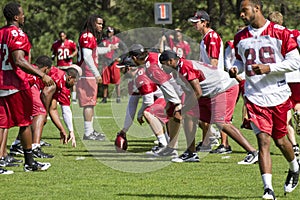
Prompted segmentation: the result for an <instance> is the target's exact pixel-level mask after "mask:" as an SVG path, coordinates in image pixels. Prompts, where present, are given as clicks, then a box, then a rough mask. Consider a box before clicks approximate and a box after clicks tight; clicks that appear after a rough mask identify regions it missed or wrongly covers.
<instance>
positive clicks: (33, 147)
mask: <svg viewBox="0 0 300 200" xmlns="http://www.w3.org/2000/svg"><path fill="white" fill-rule="evenodd" d="M39 147H41V145H40V144H38V143H32V150H33V149H36V148H39Z"/></svg>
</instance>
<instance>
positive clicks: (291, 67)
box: [269, 49, 300, 73]
mask: <svg viewBox="0 0 300 200" xmlns="http://www.w3.org/2000/svg"><path fill="white" fill-rule="evenodd" d="M269 66H270V70H271V72H270V73H283V72H291V71H295V70H297V69H299V66H300V55H299V51H298V49H294V50H292V51H290V52H288V53H287V54H286V55H285V59H284V60H283V61H282V62H278V63H272V64H269Z"/></svg>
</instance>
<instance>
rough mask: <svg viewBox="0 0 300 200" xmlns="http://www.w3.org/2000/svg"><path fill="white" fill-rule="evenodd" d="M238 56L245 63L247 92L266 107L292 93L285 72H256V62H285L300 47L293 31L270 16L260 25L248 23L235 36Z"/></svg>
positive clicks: (255, 101) (248, 96)
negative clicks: (275, 21) (253, 26)
mask: <svg viewBox="0 0 300 200" xmlns="http://www.w3.org/2000/svg"><path fill="white" fill-rule="evenodd" d="M234 46H235V53H236V58H237V60H240V61H242V62H243V63H244V68H245V74H246V82H245V96H246V97H247V98H248V99H249V100H250V101H251V102H252V103H254V104H257V105H259V106H263V107H269V106H277V105H279V104H281V103H283V102H285V101H286V100H287V99H288V98H289V96H290V89H289V87H288V85H287V83H286V80H285V74H284V73H268V74H263V75H255V73H254V72H253V70H252V66H251V65H252V64H272V63H276V62H282V61H283V60H284V59H285V56H286V54H287V53H288V52H290V51H292V50H294V49H295V48H297V44H296V42H295V40H294V39H293V38H292V37H290V31H289V30H288V29H286V28H285V27H283V26H280V25H278V24H275V23H273V22H270V21H268V20H267V22H266V24H265V25H264V26H263V27H262V28H259V29H253V28H252V27H251V26H248V27H247V28H245V29H244V30H242V31H240V32H239V33H237V34H236V35H235V37H234Z"/></svg>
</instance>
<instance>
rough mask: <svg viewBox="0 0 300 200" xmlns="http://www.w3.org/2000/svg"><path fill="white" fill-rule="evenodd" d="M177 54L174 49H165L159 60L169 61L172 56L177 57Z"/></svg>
mask: <svg viewBox="0 0 300 200" xmlns="http://www.w3.org/2000/svg"><path fill="white" fill-rule="evenodd" d="M177 57H178V56H177V54H176V53H175V52H174V51H171V50H165V51H163V52H162V53H161V54H160V56H159V62H161V63H162V62H164V61H169V60H170V59H172V58H177Z"/></svg>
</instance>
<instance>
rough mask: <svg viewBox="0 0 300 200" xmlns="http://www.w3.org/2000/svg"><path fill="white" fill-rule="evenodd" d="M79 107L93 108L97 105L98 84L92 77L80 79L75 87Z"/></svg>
mask: <svg viewBox="0 0 300 200" xmlns="http://www.w3.org/2000/svg"><path fill="white" fill-rule="evenodd" d="M76 91H77V97H78V100H79V106H80V107H85V106H95V105H96V103H97V92H98V84H97V81H96V79H95V78H94V77H84V78H80V79H79V80H78V82H77V85H76Z"/></svg>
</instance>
